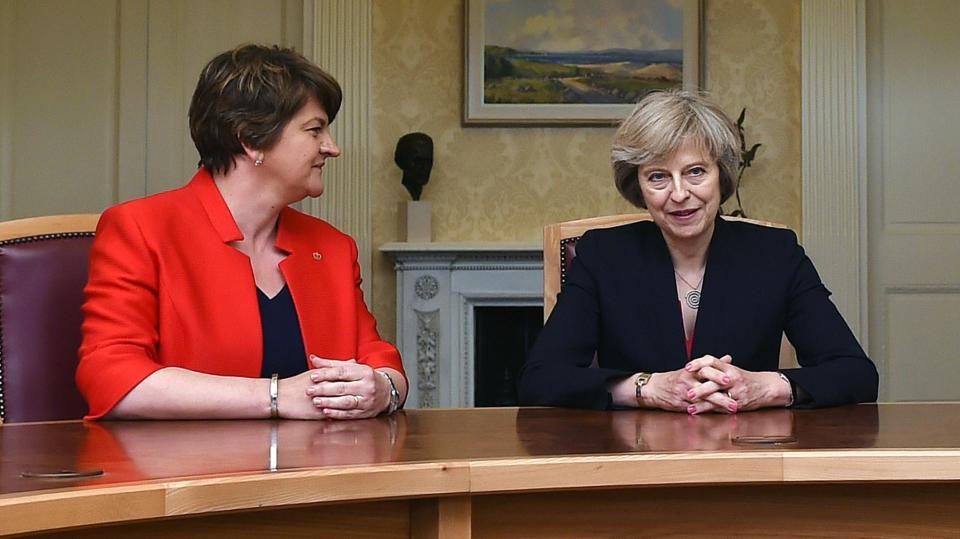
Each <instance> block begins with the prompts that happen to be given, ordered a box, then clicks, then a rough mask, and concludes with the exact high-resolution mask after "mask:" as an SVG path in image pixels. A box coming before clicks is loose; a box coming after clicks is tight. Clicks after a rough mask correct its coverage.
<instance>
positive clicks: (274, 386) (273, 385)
mask: <svg viewBox="0 0 960 539" xmlns="http://www.w3.org/2000/svg"><path fill="white" fill-rule="evenodd" d="M277 377H278V374H277V373H273V374H271V375H270V419H276V418H278V417H280V407H279V406H278V400H279V398H278V397H279V396H280V395H279V394H280V381H279V380H278V379H277Z"/></svg>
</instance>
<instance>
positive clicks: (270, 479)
mask: <svg viewBox="0 0 960 539" xmlns="http://www.w3.org/2000/svg"><path fill="white" fill-rule="evenodd" d="M753 437H761V439H760V440H755V439H754V438H753ZM777 437H786V438H787V439H790V438H793V440H794V441H790V442H786V443H780V444H775V443H772V440H774V439H776V438H777ZM751 440H752V441H754V442H760V443H745V442H748V441H751ZM764 442H765V443H764ZM57 470H74V471H94V470H103V472H104V474H103V475H102V476H98V477H93V478H87V479H30V478H24V477H22V476H21V474H22V473H24V472H27V473H28V474H29V473H43V472H50V471H57ZM38 532H44V533H50V534H51V535H50V536H53V537H68V536H69V537H105V536H106V537H110V536H123V537H127V536H132V537H188V536H202V537H270V536H279V535H281V534H282V535H283V536H284V537H301V536H302V537H344V536H346V537H406V536H414V537H458V538H459V537H469V536H471V534H472V536H474V537H591V536H592V537H596V536H600V537H623V536H631V537H639V536H645V535H650V536H663V535H668V534H676V535H683V536H687V535H709V536H714V537H716V536H757V537H760V536H763V537H766V536H771V535H791V534H792V535H796V536H803V535H806V536H836V537H850V536H922V537H938V536H939V537H954V538H956V537H960V404H949V403H947V404H888V405H865V406H849V407H842V408H835V409H827V410H810V411H805V410H800V411H791V410H767V411H760V412H750V413H744V414H740V415H736V416H719V415H709V416H701V417H688V416H686V415H683V414H674V413H667V412H652V411H618V412H593V411H582V410H564V409H551V408H525V409H516V408H500V409H463V410H412V411H407V412H400V413H398V414H397V415H395V416H393V417H389V418H378V419H372V420H366V421H356V422H337V423H334V422H306V421H303V422H301V421H189V422H187V421H157V422H98V423H83V422H58V423H34V424H19V425H10V424H8V425H3V426H0V534H3V535H6V534H19V533H38Z"/></svg>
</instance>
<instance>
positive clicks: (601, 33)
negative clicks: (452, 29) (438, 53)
mask: <svg viewBox="0 0 960 539" xmlns="http://www.w3.org/2000/svg"><path fill="white" fill-rule="evenodd" d="M553 1H554V0H538V1H537V2H529V1H527V0H466V1H465V4H464V27H465V28H464V105H463V124H464V125H466V126H583V125H599V126H610V125H615V124H616V123H617V122H618V121H620V120H622V119H623V118H624V117H626V116H627V115H628V114H629V113H630V111H631V110H633V106H634V104H635V103H636V101H637V100H638V99H639V98H640V97H642V95H643V94H645V93H646V92H648V91H650V90H652V89H657V88H666V87H676V86H681V85H682V87H683V88H686V89H697V88H699V86H700V80H701V57H702V55H701V50H700V47H701V39H700V28H701V19H702V9H703V6H702V1H701V0H678V1H676V0H675V1H671V0H593V1H585V2H580V3H579V4H574V7H573V8H570V7H569V4H568V3H567V4H565V6H566V7H560V2H559V1H558V2H557V5H556V7H555V6H553V4H552V3H553ZM581 6H582V9H581ZM537 10H540V11H537ZM651 15H653V16H655V17H656V21H655V22H656V24H654V21H653V20H650V21H645V20H644V18H645V17H648V16H651ZM578 17H579V18H578ZM604 17H608V20H607V21H604ZM488 18H491V19H494V20H493V21H488V20H487V19H488ZM664 21H666V22H664ZM488 23H489V26H488ZM646 23H649V26H644V25H645V24H646ZM531 27H533V28H534V30H532V31H528V29H529V28H531ZM614 27H616V28H620V29H621V33H620V34H619V35H620V36H621V38H622V42H623V43H624V45H625V46H626V47H630V46H633V47H634V48H616V47H613V46H607V47H604V48H601V49H597V48H596V45H595V46H594V48H591V46H590V45H589V43H594V44H598V43H601V44H602V43H603V40H608V44H616V43H617V41H615V40H616V39H617V35H618V34H617V33H616V32H615V31H613V30H615V28H614ZM588 28H589V29H590V30H587V29H588ZM551 30H553V31H555V34H553V35H551ZM608 30H610V31H609V32H608ZM511 32H512V33H511ZM524 32H526V33H524ZM578 32H580V33H582V36H579V35H578ZM658 32H660V33H658ZM664 32H666V34H664ZM677 33H679V34H680V35H679V36H678V35H676V34H677ZM608 34H609V35H608ZM488 37H489V38H490V40H491V41H493V40H496V41H506V43H487V40H488ZM538 40H539V41H538ZM610 40H614V41H610ZM644 40H647V41H648V42H650V41H652V42H656V43H665V44H669V45H670V46H669V47H668V48H666V49H654V48H638V47H643V46H644V45H642V43H643V42H644ZM538 43H540V44H543V46H542V47H538V46H537V44H538ZM577 43H583V48H582V49H575V48H572V47H575V46H576V44H577ZM565 44H569V45H567V50H562V49H563V47H564V46H565ZM638 44H640V45H638ZM550 45H552V50H551V48H550ZM676 45H679V46H680V48H679V49H677V48H676ZM557 47H560V49H557Z"/></svg>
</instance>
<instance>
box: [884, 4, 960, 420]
mask: <svg viewBox="0 0 960 539" xmlns="http://www.w3.org/2000/svg"><path fill="white" fill-rule="evenodd" d="M866 9H867V11H866V31H867V34H866V46H867V48H866V56H867V66H866V76H867V162H868V165H867V178H868V198H869V202H868V215H869V217H868V220H869V234H868V238H869V239H868V241H869V262H870V286H869V290H870V292H869V294H870V332H869V335H870V355H871V356H872V357H873V358H874V360H875V361H877V365H878V367H879V369H880V377H881V388H880V389H881V393H880V399H881V400H886V401H912V400H957V399H960V33H958V32H957V25H958V24H960V2H957V1H956V0H918V1H911V2H904V1H902V0H877V1H868V2H867V3H866Z"/></svg>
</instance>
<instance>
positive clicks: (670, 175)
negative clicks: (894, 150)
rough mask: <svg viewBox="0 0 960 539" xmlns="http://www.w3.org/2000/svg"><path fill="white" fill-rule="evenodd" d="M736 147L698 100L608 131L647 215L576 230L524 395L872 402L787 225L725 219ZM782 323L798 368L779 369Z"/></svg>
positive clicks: (725, 403)
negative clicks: (723, 212)
mask: <svg viewBox="0 0 960 539" xmlns="http://www.w3.org/2000/svg"><path fill="white" fill-rule="evenodd" d="M739 155H740V144H739V138H738V136H737V132H736V127H735V125H734V124H733V122H732V121H730V119H729V118H728V117H727V116H726V115H725V114H724V113H723V112H722V111H721V110H720V109H719V107H717V106H716V105H714V104H713V103H710V102H709V101H707V100H706V99H704V98H703V97H701V96H698V95H696V94H692V93H689V92H682V91H669V92H658V93H653V94H650V95H649V96H647V97H646V98H644V99H643V100H642V101H641V102H640V103H639V104H638V105H637V107H636V109H635V110H634V111H633V113H632V114H631V115H630V117H628V118H627V119H626V120H625V121H624V122H623V124H622V125H621V127H620V129H619V130H618V131H617V135H616V137H615V139H614V145H613V152H612V158H613V167H614V176H615V180H616V184H617V187H618V189H619V191H620V193H621V194H622V195H623V196H624V197H625V198H626V199H627V200H628V201H630V202H631V203H633V204H634V205H636V206H638V207H642V208H646V209H647V210H648V211H649V212H650V215H651V217H652V218H653V221H652V222H650V221H644V222H639V223H634V224H630V225H625V226H620V227H615V228H610V229H600V230H591V231H589V232H587V233H586V234H584V236H583V237H582V238H581V239H580V240H579V241H578V242H577V257H576V258H575V259H574V261H573V266H572V268H571V270H570V272H569V273H568V274H567V280H566V284H565V287H564V289H563V292H562V293H561V294H560V295H559V297H558V301H557V306H556V308H555V309H554V310H553V313H552V314H551V316H550V319H549V320H548V321H547V324H546V325H545V327H544V329H543V331H542V333H541V334H540V337H539V338H538V340H537V342H536V344H535V345H534V347H533V349H532V351H531V353H530V356H529V358H528V360H527V362H526V364H525V365H524V368H523V373H522V376H521V382H520V395H521V400H522V401H523V402H524V403H526V404H536V405H554V406H573V407H583V408H597V409H604V408H611V407H642V408H659V409H664V410H673V411H686V412H688V413H691V414H698V413H702V412H713V411H717V412H727V413H735V412H738V411H745V410H754V409H757V408H765V407H774V406H807V407H816V406H833V405H839V404H847V403H855V402H867V401H874V400H876V398H877V385H878V376H877V370H876V367H875V366H874V364H873V362H872V361H870V359H869V358H867V356H866V355H865V354H864V352H863V349H862V348H861V347H860V345H859V344H858V343H857V340H856V338H855V337H854V336H853V334H852V333H851V331H850V329H849V327H848V326H847V324H846V323H845V322H844V320H843V318H842V317H841V315H840V313H839V312H838V311H837V308H836V307H835V306H834V304H833V303H832V302H831V301H830V299H829V296H830V292H829V291H828V290H827V289H826V288H825V287H824V286H823V283H822V282H821V281H820V277H819V276H818V275H817V271H816V270H815V269H814V267H813V264H812V263H811V261H810V259H809V258H808V257H807V256H806V255H805V254H804V252H803V249H802V248H801V247H800V246H799V245H798V244H797V238H796V235H795V234H794V233H793V232H792V231H789V230H782V229H777V228H771V227H765V226H761V225H756V224H751V223H745V222H737V221H726V220H723V219H721V218H720V217H719V212H720V204H721V203H722V202H723V201H725V200H726V199H727V198H728V197H729V196H730V195H731V194H732V193H733V191H734V181H735V178H736V171H737V167H738V165H739ZM784 332H785V333H786V335H787V337H788V338H789V340H790V342H791V343H792V344H793V345H794V347H795V348H796V351H797V359H798V361H799V363H800V365H801V366H802V368H798V369H784V370H778V360H779V349H780V342H781V335H782V334H783V333H784ZM594 356H596V359H597V363H598V366H599V368H590V365H591V362H592V361H593V359H594Z"/></svg>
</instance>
